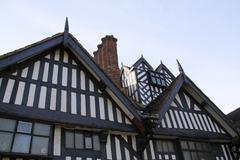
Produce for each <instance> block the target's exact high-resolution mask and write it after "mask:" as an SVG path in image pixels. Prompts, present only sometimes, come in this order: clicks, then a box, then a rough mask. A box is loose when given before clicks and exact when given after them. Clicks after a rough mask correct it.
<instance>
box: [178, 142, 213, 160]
mask: <svg viewBox="0 0 240 160" xmlns="http://www.w3.org/2000/svg"><path fill="white" fill-rule="evenodd" d="M182 141H184V142H187V149H186V148H182V145H181V142H182ZM189 142H193V143H194V147H195V149H191V148H190V146H189ZM197 143H201V145H202V144H207V145H208V147H209V148H208V150H202V149H201V150H200V149H197ZM179 147H180V150H181V154H182V157H183V159H184V154H183V153H184V152H189V153H190V158H191V160H193V158H192V154H191V153H192V152H195V153H196V155H197V157H198V154H199V153H202V154H204V155H206V154H208V155H209V156H211V157H210V158H214V154H213V147H212V144H211V143H210V142H209V141H207V140H204V139H185V138H184V139H179Z"/></svg>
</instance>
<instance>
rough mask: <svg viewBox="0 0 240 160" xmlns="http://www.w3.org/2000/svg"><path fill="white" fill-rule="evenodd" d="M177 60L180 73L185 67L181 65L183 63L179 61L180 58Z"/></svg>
mask: <svg viewBox="0 0 240 160" xmlns="http://www.w3.org/2000/svg"><path fill="white" fill-rule="evenodd" d="M176 60H177V64H178V70H179V72H180V73H184V70H183V68H182V66H181V64H180V62H179V61H178V59H176Z"/></svg>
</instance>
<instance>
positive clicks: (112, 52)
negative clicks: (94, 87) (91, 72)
mask: <svg viewBox="0 0 240 160" xmlns="http://www.w3.org/2000/svg"><path fill="white" fill-rule="evenodd" d="M101 40H102V43H101V44H99V45H98V46H97V48H98V49H97V51H95V52H94V53H93V55H94V60H95V62H96V63H97V64H98V65H99V66H100V67H101V68H102V69H103V70H104V72H105V73H106V74H107V75H108V76H109V77H110V78H111V80H112V81H113V82H114V83H115V84H116V85H117V86H118V87H120V86H121V85H120V69H119V67H118V55H117V39H116V38H114V36H113V35H106V36H105V37H103V38H102V39H101Z"/></svg>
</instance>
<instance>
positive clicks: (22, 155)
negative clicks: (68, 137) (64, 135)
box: [0, 116, 53, 159]
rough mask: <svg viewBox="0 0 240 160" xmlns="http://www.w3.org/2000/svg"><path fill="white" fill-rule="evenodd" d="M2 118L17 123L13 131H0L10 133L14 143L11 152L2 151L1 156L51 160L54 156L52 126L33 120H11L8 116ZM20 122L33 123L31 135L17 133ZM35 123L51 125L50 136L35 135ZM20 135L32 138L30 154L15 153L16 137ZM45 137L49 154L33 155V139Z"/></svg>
mask: <svg viewBox="0 0 240 160" xmlns="http://www.w3.org/2000/svg"><path fill="white" fill-rule="evenodd" d="M0 118H3V119H8V120H14V121H15V126H14V130H13V131H4V130H0V132H3V133H10V134H13V137H12V141H11V146H10V150H9V151H6V152H5V151H0V154H1V155H3V157H6V156H8V157H12V156H13V157H15V156H18V157H19V156H20V157H29V158H34V157H36V158H38V157H43V158H44V159H45V158H46V159H49V158H50V155H51V154H52V146H51V143H52V139H53V125H52V124H49V123H46V122H43V121H33V120H30V119H19V118H15V117H14V118H12V117H11V118H10V117H7V116H1V117H0ZM19 122H27V123H31V132H30V133H25V132H21V131H17V129H18V124H19ZM35 123H40V124H44V125H49V127H50V130H49V135H48V136H44V135H39V134H34V133H33V132H34V127H35ZM17 134H19V135H28V136H30V145H29V148H28V152H27V153H22V152H13V147H14V146H13V145H14V141H15V137H16V135H17ZM34 136H35V137H41V138H42V137H43V138H48V146H47V147H48V149H47V153H46V154H32V143H33V137H34ZM0 157H1V156H0Z"/></svg>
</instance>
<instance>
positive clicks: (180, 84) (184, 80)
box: [143, 73, 238, 137]
mask: <svg viewBox="0 0 240 160" xmlns="http://www.w3.org/2000/svg"><path fill="white" fill-rule="evenodd" d="M180 90H184V91H186V92H187V93H188V94H189V95H190V96H191V97H193V98H194V99H195V100H196V102H197V103H198V104H200V107H201V108H203V109H204V111H206V112H207V114H208V115H211V116H212V117H214V119H215V120H216V122H217V123H218V124H220V125H221V126H222V127H223V128H224V130H225V131H226V132H227V133H228V134H229V135H230V136H232V137H236V136H238V132H237V131H236V128H235V127H234V126H233V125H232V124H231V122H230V120H229V119H228V118H227V117H226V116H225V115H224V113H223V112H222V111H221V110H219V109H218V107H217V106H216V105H215V104H214V103H213V102H212V101H211V100H210V99H209V98H208V97H207V96H206V95H205V94H204V93H203V92H202V91H201V90H200V89H199V88H198V87H197V86H196V85H195V84H194V83H193V81H192V80H191V79H190V78H189V77H188V76H187V75H185V73H180V74H179V75H178V76H177V77H176V78H175V80H174V81H173V82H172V84H171V85H170V86H169V87H168V88H167V89H166V90H165V91H163V93H162V94H161V95H159V97H157V98H156V99H155V100H154V101H152V102H151V103H150V104H149V105H148V106H147V107H145V108H144V110H143V112H145V113H150V114H154V115H156V114H157V115H158V118H159V121H161V120H162V119H163V118H164V116H165V114H166V112H168V110H169V109H170V107H171V106H172V104H174V105H176V103H174V99H175V97H178V98H179V95H178V93H179V91H180ZM184 96H185V95H184ZM189 103H190V102H189ZM176 106H177V105H176ZM198 109H199V108H198Z"/></svg>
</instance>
